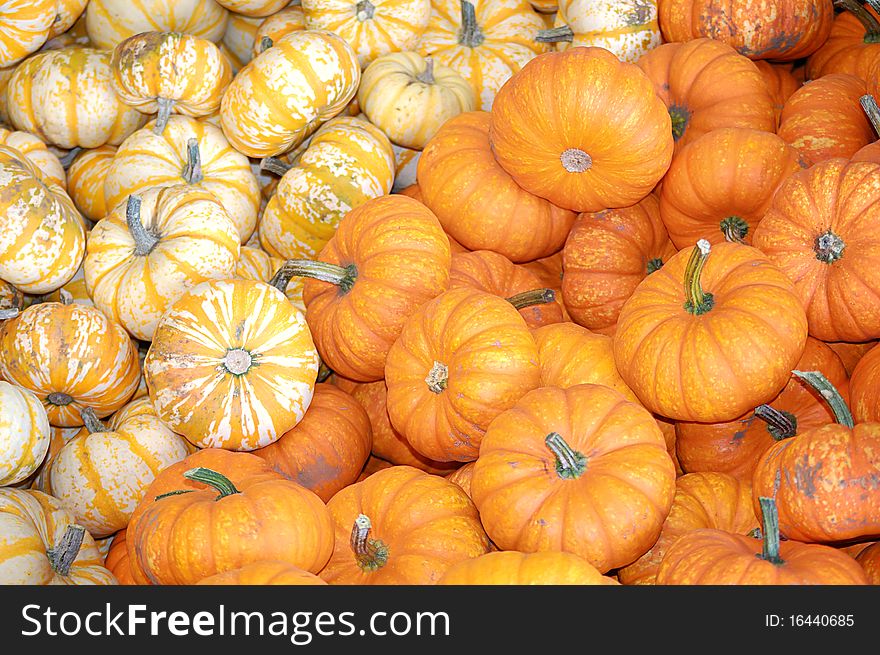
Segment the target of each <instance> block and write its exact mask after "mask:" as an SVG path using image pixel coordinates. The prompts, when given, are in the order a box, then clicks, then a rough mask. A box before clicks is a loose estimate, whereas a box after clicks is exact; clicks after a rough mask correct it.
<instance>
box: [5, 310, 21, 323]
mask: <svg viewBox="0 0 880 655" xmlns="http://www.w3.org/2000/svg"><path fill="white" fill-rule="evenodd" d="M19 314H21V310H20V309H19V308H18V307H9V308H8V309H0V321H7V320H9V319H10V318H15V317H16V316H18V315H19Z"/></svg>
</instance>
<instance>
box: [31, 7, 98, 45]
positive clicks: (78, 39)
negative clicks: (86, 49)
mask: <svg viewBox="0 0 880 655" xmlns="http://www.w3.org/2000/svg"><path fill="white" fill-rule="evenodd" d="M86 5H88V0H61V2H60V3H58V5H57V12H58V13H57V14H56V15H55V22H54V23H53V24H52V27H51V28H50V29H49V39H48V40H47V41H46V42H45V43H44V44H43V45H42V47H41V48H40V50H61V49H62V48H67V47H69V46H73V45H85V46H87V45H89V35H88V34H87V33H86V15H85V8H86Z"/></svg>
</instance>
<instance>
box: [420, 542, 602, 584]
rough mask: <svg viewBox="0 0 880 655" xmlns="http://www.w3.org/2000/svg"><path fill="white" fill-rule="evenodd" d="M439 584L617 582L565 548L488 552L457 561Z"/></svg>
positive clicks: (447, 570)
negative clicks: (543, 550)
mask: <svg viewBox="0 0 880 655" xmlns="http://www.w3.org/2000/svg"><path fill="white" fill-rule="evenodd" d="M437 584H439V585H615V584H619V583H618V582H617V581H616V580H614V579H613V578H609V577H606V576H604V575H602V574H601V573H599V571H598V570H596V567H594V566H592V565H590V564H588V563H587V562H586V560H583V559H581V558H580V557H578V556H577V555H573V554H571V553H565V552H543V553H519V552H516V551H513V550H509V551H501V552H494V553H486V554H485V555H480V556H479V557H474V558H473V559H469V560H464V561H462V562H458V563H457V564H453V565H452V566H450V567H449V568H448V569H446V573H444V574H443V577H441V578H440V579H439V580H438V581H437Z"/></svg>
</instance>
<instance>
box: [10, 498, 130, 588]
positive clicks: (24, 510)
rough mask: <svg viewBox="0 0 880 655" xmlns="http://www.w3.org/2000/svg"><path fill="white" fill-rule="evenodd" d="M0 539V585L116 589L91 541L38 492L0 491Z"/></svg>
mask: <svg viewBox="0 0 880 655" xmlns="http://www.w3.org/2000/svg"><path fill="white" fill-rule="evenodd" d="M0 534H2V535H3V537H2V538H0V584H4V585H113V584H117V581H116V578H115V577H114V576H113V574H112V573H110V571H108V570H107V569H106V568H104V567H103V566H102V560H103V558H102V557H101V554H100V553H99V552H98V547H97V546H96V545H95V540H94V539H93V538H92V536H91V535H90V534H89V533H88V532H87V531H86V530H85V528H83V527H82V526H80V525H76V523H75V522H74V519H73V516H72V515H71V514H70V512H68V511H67V509H66V508H65V507H64V506H63V505H62V504H61V503H60V502H59V501H58V499H56V498H53V497H52V496H49V495H48V494H44V493H43V492H41V491H22V490H18V489H0Z"/></svg>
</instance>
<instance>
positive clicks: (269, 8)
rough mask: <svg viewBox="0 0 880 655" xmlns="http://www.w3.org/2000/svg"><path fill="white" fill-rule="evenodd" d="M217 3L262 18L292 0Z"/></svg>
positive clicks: (280, 8)
mask: <svg viewBox="0 0 880 655" xmlns="http://www.w3.org/2000/svg"><path fill="white" fill-rule="evenodd" d="M217 4H219V5H222V6H224V7H226V8H227V9H228V10H229V11H231V12H234V13H236V14H241V15H243V16H251V17H258V18H262V17H265V16H269V15H271V14H274V13H275V12H277V11H281V10H282V9H284V7H286V6H287V5H288V4H290V0H217Z"/></svg>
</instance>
